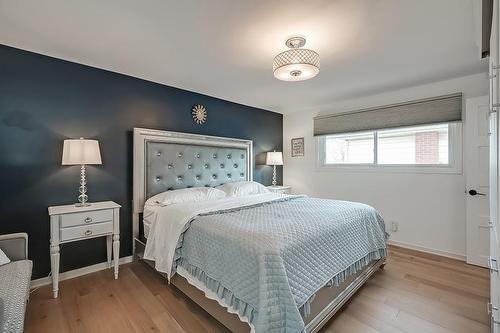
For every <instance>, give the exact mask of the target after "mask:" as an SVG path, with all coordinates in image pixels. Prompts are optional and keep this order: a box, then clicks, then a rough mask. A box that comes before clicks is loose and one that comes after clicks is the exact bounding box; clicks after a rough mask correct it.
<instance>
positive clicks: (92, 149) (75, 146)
mask: <svg viewBox="0 0 500 333" xmlns="http://www.w3.org/2000/svg"><path fill="white" fill-rule="evenodd" d="M84 164H102V161H101V152H100V150H99V142H97V140H86V139H83V138H81V139H70V140H64V145H63V154H62V165H84Z"/></svg>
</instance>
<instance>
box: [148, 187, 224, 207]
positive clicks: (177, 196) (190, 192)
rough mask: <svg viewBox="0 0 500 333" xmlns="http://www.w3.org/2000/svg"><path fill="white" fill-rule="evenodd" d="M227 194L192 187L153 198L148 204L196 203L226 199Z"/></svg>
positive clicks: (213, 189)
mask: <svg viewBox="0 0 500 333" xmlns="http://www.w3.org/2000/svg"><path fill="white" fill-rule="evenodd" d="M225 196H226V193H224V192H223V191H221V190H218V189H216V188H212V187H192V188H183V189H179V190H171V191H166V192H162V193H159V194H157V195H155V196H152V197H151V198H149V199H148V200H147V201H146V204H160V205H165V206H166V205H171V204H175V203H183V202H196V201H205V200H213V199H220V198H224V197H225Z"/></svg>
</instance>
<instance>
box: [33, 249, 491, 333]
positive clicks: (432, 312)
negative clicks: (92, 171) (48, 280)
mask: <svg viewBox="0 0 500 333" xmlns="http://www.w3.org/2000/svg"><path fill="white" fill-rule="evenodd" d="M112 275H113V274H112V273H111V271H110V270H106V271H100V272H96V273H93V274H89V275H86V276H82V277H78V278H75V279H71V280H66V281H62V282H61V283H60V286H59V288H60V297H59V299H52V298H51V294H52V293H51V287H50V286H44V287H42V288H40V289H38V290H36V291H35V292H33V293H32V294H31V297H30V302H29V304H28V310H27V313H26V324H25V331H26V332H28V333H31V332H51V333H57V332H120V333H126V332H147V331H148V332H169V333H170V332H172V333H177V332H179V333H184V332H185V333H196V332H228V330H227V329H225V328H224V326H222V325H221V324H220V323H218V322H217V321H216V320H215V319H213V318H212V317H211V316H210V315H208V314H207V313H206V312H205V311H204V310H203V309H202V308H200V307H199V306H198V305H196V304H195V303H193V302H192V301H190V300H189V299H188V298H187V297H185V296H184V295H183V294H182V293H181V292H180V291H178V290H177V289H176V288H175V287H173V286H169V285H166V284H165V283H164V281H163V278H161V277H160V275H159V274H157V273H155V272H154V271H153V270H152V269H150V268H149V267H147V266H146V265H145V264H143V263H137V262H136V263H131V264H127V265H123V266H121V267H120V278H119V279H118V280H116V281H115V280H113V277H112ZM488 295H489V275H488V271H487V270H486V269H482V268H478V267H475V266H470V265H467V264H465V263H463V262H460V261H457V260H453V259H448V258H443V257H439V256H434V255H430V254H425V253H421V252H416V251H411V250H407V249H402V248H398V247H390V249H389V257H388V261H387V265H386V266H385V269H384V270H380V271H379V272H377V273H375V274H374V276H373V277H372V278H371V279H370V280H369V281H368V282H367V283H366V284H365V285H364V286H363V287H362V288H361V289H360V290H359V291H358V293H357V294H356V295H355V296H354V297H353V298H352V299H351V301H350V302H349V303H348V304H346V306H344V308H343V310H341V311H340V312H339V313H338V314H337V315H335V317H333V318H332V319H331V320H330V322H329V323H328V324H327V325H326V327H324V328H323V329H322V331H321V332H322V333H344V332H345V333H372V332H374V333H375V332H389V333H396V332H418V333H431V332H463V333H471V332H489V326H488V325H489V318H488V314H487V312H486V303H487V301H488Z"/></svg>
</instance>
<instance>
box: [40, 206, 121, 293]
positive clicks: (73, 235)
mask: <svg viewBox="0 0 500 333" xmlns="http://www.w3.org/2000/svg"><path fill="white" fill-rule="evenodd" d="M120 207H121V206H120V205H119V204H117V203H115V202H113V201H103V202H94V203H91V204H90V205H89V206H80V207H78V206H75V205H65V206H52V207H49V216H50V266H51V272H52V293H53V297H54V298H57V297H58V294H59V245H60V244H64V243H70V242H76V241H81V240H85V239H91V238H96V237H104V236H106V243H107V254H108V257H107V259H108V260H107V261H108V267H111V254H113V264H114V277H115V279H118V261H119V260H118V259H119V257H120Z"/></svg>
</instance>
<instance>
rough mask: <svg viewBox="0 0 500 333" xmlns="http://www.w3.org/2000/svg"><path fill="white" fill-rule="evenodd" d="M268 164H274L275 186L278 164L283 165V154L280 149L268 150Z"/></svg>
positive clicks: (274, 183) (274, 184)
mask: <svg viewBox="0 0 500 333" xmlns="http://www.w3.org/2000/svg"><path fill="white" fill-rule="evenodd" d="M266 164H267V165H272V166H273V186H276V166H277V165H283V154H282V153H281V152H280V151H270V152H267V154H266Z"/></svg>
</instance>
